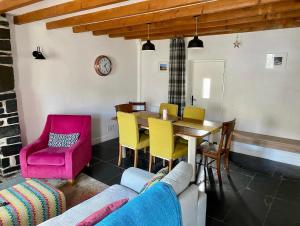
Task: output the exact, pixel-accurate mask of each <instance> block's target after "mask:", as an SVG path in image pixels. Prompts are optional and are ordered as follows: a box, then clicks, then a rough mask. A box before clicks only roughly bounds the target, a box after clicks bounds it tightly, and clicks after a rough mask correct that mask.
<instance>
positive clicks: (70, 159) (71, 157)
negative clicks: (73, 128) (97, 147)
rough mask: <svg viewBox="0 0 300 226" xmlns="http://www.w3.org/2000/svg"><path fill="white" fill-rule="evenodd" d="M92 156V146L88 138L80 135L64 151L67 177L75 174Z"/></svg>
mask: <svg viewBox="0 0 300 226" xmlns="http://www.w3.org/2000/svg"><path fill="white" fill-rule="evenodd" d="M91 158H92V146H91V143H90V141H89V139H87V138H85V137H82V138H80V139H79V140H78V141H77V142H76V143H75V144H74V145H73V146H71V147H70V148H68V149H67V150H66V152H65V166H66V174H67V177H68V178H75V176H76V175H77V174H78V173H79V172H80V171H81V170H82V169H83V168H84V166H85V165H87V164H88V163H89V162H90V161H91Z"/></svg>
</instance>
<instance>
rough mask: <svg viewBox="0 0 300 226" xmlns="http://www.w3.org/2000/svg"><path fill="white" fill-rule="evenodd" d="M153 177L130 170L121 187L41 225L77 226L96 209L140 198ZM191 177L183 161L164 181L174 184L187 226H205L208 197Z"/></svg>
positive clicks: (136, 169)
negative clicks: (121, 200)
mask: <svg viewBox="0 0 300 226" xmlns="http://www.w3.org/2000/svg"><path fill="white" fill-rule="evenodd" d="M153 175H154V174H152V173H149V172H147V171H144V170H141V169H138V168H129V169H127V170H125V171H124V173H123V175H122V179H121V184H120V185H117V184H116V185H113V186H111V187H109V188H107V189H106V190H104V191H103V192H101V193H99V194H97V195H95V196H94V197H92V198H90V199H88V200H86V201H85V202H83V203H81V204H79V205H77V206H75V207H73V208H71V209H69V210H68V211H66V212H65V213H63V214H62V215H60V216H57V217H55V218H52V219H50V220H48V221H46V222H44V223H42V224H40V225H42V226H50V225H51V226H73V225H76V224H77V223H79V222H80V221H82V220H83V219H84V218H86V217H87V216H89V215H90V214H92V213H93V212H95V211H96V210H98V209H100V208H102V207H103V206H105V205H107V204H109V203H111V202H113V201H116V200H119V199H122V198H126V197H128V198H129V199H133V198H134V197H136V196H138V195H139V192H140V191H141V189H142V188H143V186H144V184H145V183H146V182H147V181H148V180H149V179H150V178H151V177H152V176H153ZM191 177H192V166H191V165H190V164H188V163H185V162H180V163H179V164H178V165H177V166H176V167H175V168H174V169H173V170H172V171H171V172H170V173H169V174H168V175H166V176H165V178H164V179H163V180H162V181H163V182H165V183H168V184H170V185H171V186H172V187H173V189H174V191H175V192H176V194H177V196H178V200H179V203H180V205H181V212H182V222H183V225H184V226H205V220H206V201H207V196H206V194H205V193H203V192H200V191H199V190H198V187H197V186H196V185H194V184H190V183H189V182H190V180H191ZM162 225H163V222H162Z"/></svg>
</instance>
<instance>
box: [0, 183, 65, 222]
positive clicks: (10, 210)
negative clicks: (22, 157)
mask: <svg viewBox="0 0 300 226" xmlns="http://www.w3.org/2000/svg"><path fill="white" fill-rule="evenodd" d="M0 202H8V203H9V205H6V206H3V207H0V225H3V226H8V225H14V226H15V225H37V224H40V223H42V222H44V221H46V220H48V219H49V218H52V217H55V216H58V215H60V214H62V213H63V212H64V211H65V209H66V201H65V196H64V195H63V193H62V192H61V191H59V190H57V189H55V188H54V187H52V186H50V185H48V184H45V183H43V182H41V181H40V180H37V179H32V180H27V181H25V182H23V183H20V184H17V185H15V186H13V187H10V188H8V189H4V190H2V191H0Z"/></svg>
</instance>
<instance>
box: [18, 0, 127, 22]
mask: <svg viewBox="0 0 300 226" xmlns="http://www.w3.org/2000/svg"><path fill="white" fill-rule="evenodd" d="M124 1H128V0H73V1H70V2H65V3H62V4H58V5H54V6H50V7H47V8H44V9H39V10H35V11H32V12H29V13H25V14H22V15H19V16H15V17H14V23H15V24H19V25H20V24H26V23H31V22H34V21H39V20H44V19H48V18H52V17H56V16H62V15H66V14H69V13H75V12H79V11H83V10H88V9H93V8H97V7H101V6H106V5H111V4H115V3H118V2H124Z"/></svg>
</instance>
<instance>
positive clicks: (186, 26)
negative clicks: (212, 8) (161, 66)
mask: <svg viewBox="0 0 300 226" xmlns="http://www.w3.org/2000/svg"><path fill="white" fill-rule="evenodd" d="M298 17H300V10H295V11H290V12H285V13H273V14H266V15H260V16H253V17H245V18H238V19H230V20H223V21H213V22H208V23H201V24H199V25H198V27H199V30H200V31H201V30H202V29H206V28H213V27H220V26H230V25H239V24H245V23H254V22H263V21H272V20H278V19H289V18H298ZM189 29H195V22H189V23H186V24H183V25H180V26H173V25H169V26H165V27H162V28H155V29H153V28H151V29H150V35H151V36H152V35H155V34H156V33H161V32H164V31H168V32H172V31H178V30H183V31H184V30H189ZM137 33H138V34H139V35H147V34H148V31H147V30H144V31H139V32H137V31H130V32H123V33H115V34H109V37H111V38H116V37H122V36H127V37H129V36H136V34H137Z"/></svg>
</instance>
